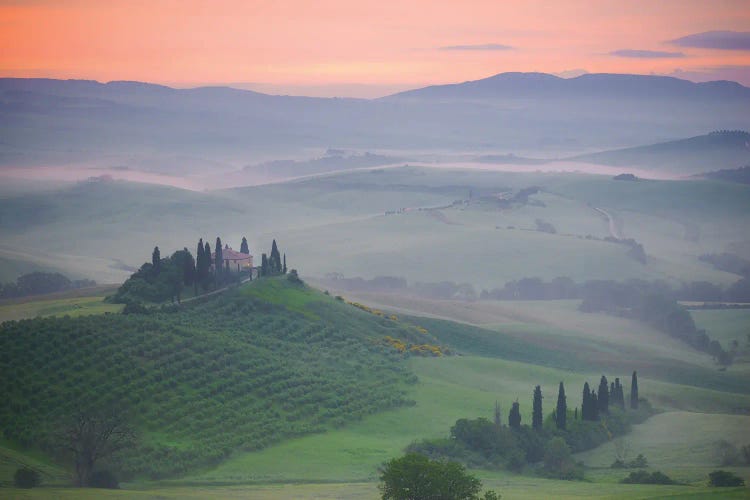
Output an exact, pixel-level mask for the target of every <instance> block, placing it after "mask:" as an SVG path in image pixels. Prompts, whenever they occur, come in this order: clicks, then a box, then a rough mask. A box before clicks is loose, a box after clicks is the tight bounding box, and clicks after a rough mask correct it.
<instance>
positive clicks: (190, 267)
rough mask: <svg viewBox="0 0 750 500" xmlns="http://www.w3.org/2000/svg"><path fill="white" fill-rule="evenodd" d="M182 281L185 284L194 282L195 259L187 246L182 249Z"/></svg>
mask: <svg viewBox="0 0 750 500" xmlns="http://www.w3.org/2000/svg"><path fill="white" fill-rule="evenodd" d="M182 282H183V283H184V284H185V286H190V285H192V284H193V283H194V282H195V261H194V260H193V256H192V255H191V254H190V252H189V251H188V249H187V248H183V249H182Z"/></svg>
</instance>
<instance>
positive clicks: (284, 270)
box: [281, 252, 286, 274]
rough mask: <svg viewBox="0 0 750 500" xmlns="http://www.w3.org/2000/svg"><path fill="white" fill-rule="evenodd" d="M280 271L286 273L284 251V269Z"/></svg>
mask: <svg viewBox="0 0 750 500" xmlns="http://www.w3.org/2000/svg"><path fill="white" fill-rule="evenodd" d="M281 272H282V273H284V274H286V252H284V269H282V270H281Z"/></svg>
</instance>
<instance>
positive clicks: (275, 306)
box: [0, 278, 429, 477]
mask: <svg viewBox="0 0 750 500" xmlns="http://www.w3.org/2000/svg"><path fill="white" fill-rule="evenodd" d="M264 297H268V298H269V300H265V298H264ZM387 335H390V336H391V337H393V338H397V339H401V340H409V339H415V340H418V341H420V343H423V342H425V339H428V338H429V336H426V335H425V334H423V333H420V332H418V331H417V330H416V328H415V327H412V326H409V325H406V324H403V323H401V322H398V321H395V320H392V319H387V318H382V317H378V316H375V315H373V314H371V313H368V312H364V311H360V310H358V309H356V308H354V307H352V306H350V305H347V304H344V303H341V302H339V301H337V300H335V299H333V298H330V297H327V296H325V295H323V294H322V293H320V292H316V291H312V290H310V289H307V288H304V287H303V286H300V285H295V284H291V283H290V282H288V281H287V280H286V279H285V278H278V279H267V280H261V281H259V282H254V283H251V284H248V285H245V286H243V287H241V288H239V289H237V290H233V291H231V292H227V293H225V294H222V295H220V296H217V297H213V298H210V299H206V300H203V301H198V302H196V303H191V304H190V305H189V306H188V305H185V306H183V307H182V308H181V309H174V308H168V309H165V310H163V311H162V312H157V313H153V314H150V315H117V314H104V315H99V316H81V317H77V318H75V317H67V316H66V317H63V318H40V319H33V320H23V321H20V322H6V323H3V324H2V325H1V326H0V368H1V369H2V373H0V384H1V385H0V394H2V399H3V400H4V401H6V404H4V405H3V406H2V410H0V427H1V428H2V430H3V432H4V433H5V435H6V436H7V437H8V438H10V439H13V440H14V441H16V442H20V443H36V444H41V445H44V444H45V443H47V442H49V439H50V434H54V433H55V429H56V426H57V425H58V424H60V423H61V422H62V421H64V417H65V416H66V415H69V414H71V413H73V412H75V411H77V410H78V409H81V408H83V409H85V408H87V407H95V408H102V407H108V406H111V405H116V406H117V407H124V409H125V411H126V412H127V413H129V414H130V416H131V417H130V418H131V419H132V421H133V424H134V425H135V427H136V428H137V430H138V431H139V434H140V441H139V445H138V447H137V449H135V450H132V452H131V453H129V454H128V455H127V456H126V457H125V458H124V466H123V467H124V469H125V470H126V471H128V472H129V473H133V474H138V475H141V476H147V477H160V476H163V475H166V474H174V473H181V472H184V471H186V470H188V469H192V468H195V467H196V466H200V465H207V464H211V463H216V462H218V461H221V460H224V459H226V458H227V457H229V456H231V455H232V454H233V453H234V452H236V451H239V450H249V449H260V448H263V447H265V446H267V445H269V444H271V443H274V442H277V441H280V440H282V439H284V438H289V437H291V436H297V435H302V434H307V433H313V432H320V431H323V430H325V429H327V428H330V427H336V426H340V425H343V424H344V423H345V422H348V421H352V420H357V419H360V418H362V417H364V416H365V415H368V414H370V413H373V412H376V411H382V410H384V409H387V408H392V407H397V406H400V405H402V404H404V403H405V402H406V400H407V398H406V392H405V390H406V386H407V385H408V383H410V382H413V377H412V376H411V375H410V374H409V372H408V370H407V368H406V366H404V364H403V363H402V362H401V361H400V355H399V354H398V352H397V351H396V350H395V349H393V348H392V347H389V346H386V345H384V342H383V338H384V337H385V336H387Z"/></svg>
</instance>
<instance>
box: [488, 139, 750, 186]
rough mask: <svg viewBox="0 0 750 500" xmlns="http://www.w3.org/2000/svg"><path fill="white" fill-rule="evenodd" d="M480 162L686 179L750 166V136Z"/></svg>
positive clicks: (492, 157)
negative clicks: (580, 165) (576, 165)
mask: <svg viewBox="0 0 750 500" xmlns="http://www.w3.org/2000/svg"><path fill="white" fill-rule="evenodd" d="M476 160H477V161H479V162H481V163H490V164H496V165H504V164H513V165H554V164H555V163H556V162H558V161H564V162H571V161H572V162H584V163H591V164H593V165H605V166H612V167H623V168H624V169H641V170H644V171H660V172H670V173H673V174H675V175H678V176H686V175H691V174H696V173H702V172H705V171H708V170H716V169H721V170H725V169H734V168H740V167H742V166H744V165H747V164H748V163H750V133H748V132H745V131H744V130H717V131H714V132H710V133H708V134H704V135H699V136H695V137H689V138H686V139H678V140H674V141H666V142H660V143H657V144H648V145H644V146H635V147H631V148H623V149H614V150H607V151H599V152H596V153H588V154H583V155H576V156H571V157H567V158H562V159H560V160H544V159H539V158H526V157H520V156H515V155H513V154H505V155H482V156H479V157H477V158H476ZM551 168H552V167H551Z"/></svg>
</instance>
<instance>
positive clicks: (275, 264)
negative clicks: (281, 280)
mask: <svg viewBox="0 0 750 500" xmlns="http://www.w3.org/2000/svg"><path fill="white" fill-rule="evenodd" d="M268 266H269V267H270V268H271V269H270V271H271V273H272V274H281V254H280V253H279V247H278V246H276V240H273V243H272V244H271V256H270V259H269V262H268Z"/></svg>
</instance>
